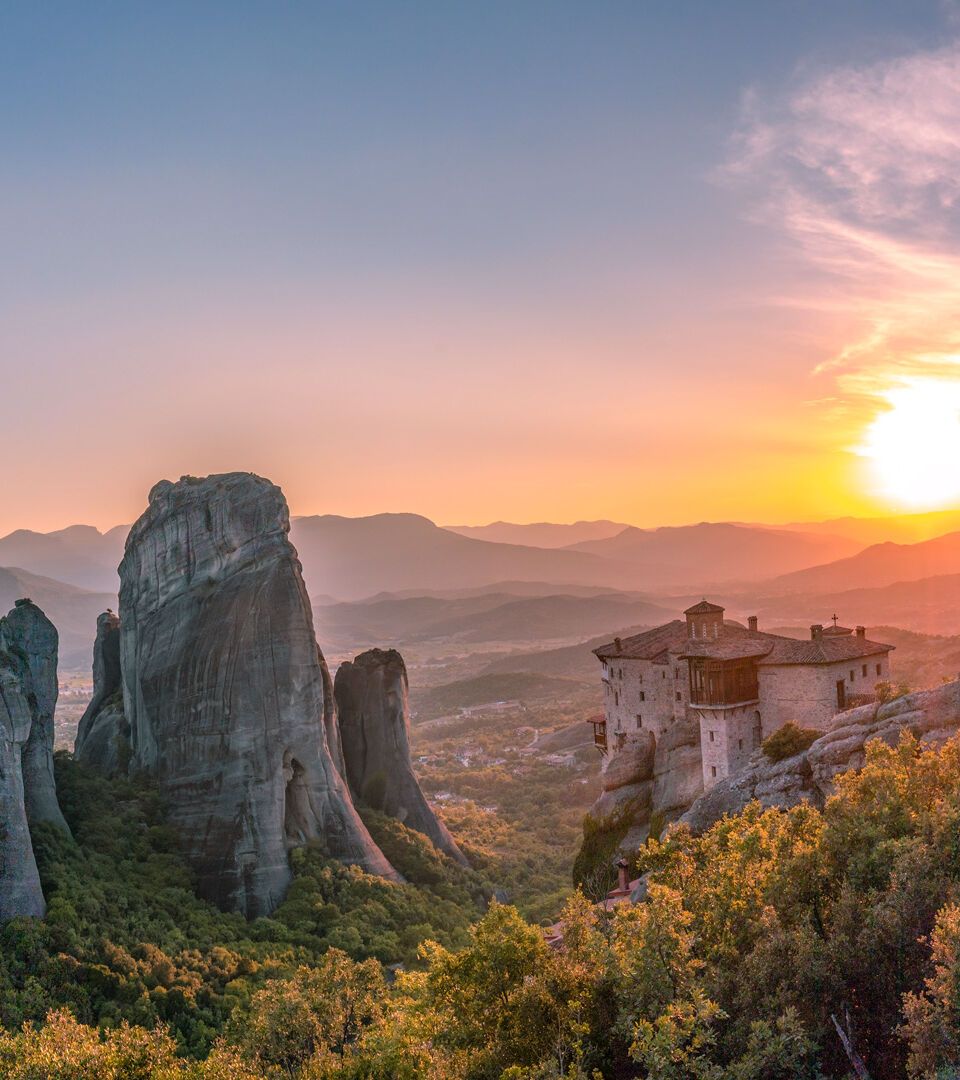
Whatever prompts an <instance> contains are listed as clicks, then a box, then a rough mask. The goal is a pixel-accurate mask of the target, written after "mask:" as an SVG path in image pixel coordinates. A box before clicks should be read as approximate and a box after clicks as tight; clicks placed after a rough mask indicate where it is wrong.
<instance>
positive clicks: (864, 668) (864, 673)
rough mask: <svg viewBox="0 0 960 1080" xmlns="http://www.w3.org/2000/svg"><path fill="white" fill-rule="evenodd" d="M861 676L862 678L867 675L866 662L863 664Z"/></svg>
mask: <svg viewBox="0 0 960 1080" xmlns="http://www.w3.org/2000/svg"><path fill="white" fill-rule="evenodd" d="M863 677H864V678H866V677H867V665H866V664H864V665H863Z"/></svg>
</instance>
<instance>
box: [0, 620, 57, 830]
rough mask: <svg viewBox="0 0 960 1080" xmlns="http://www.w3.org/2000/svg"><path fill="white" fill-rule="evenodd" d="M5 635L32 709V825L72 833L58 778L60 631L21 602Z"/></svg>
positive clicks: (26, 753) (27, 761)
mask: <svg viewBox="0 0 960 1080" xmlns="http://www.w3.org/2000/svg"><path fill="white" fill-rule="evenodd" d="M3 623H4V627H3V635H4V637H5V638H6V640H7V642H8V644H9V647H10V648H11V649H12V651H13V652H14V653H15V654H16V655H17V656H18V658H19V673H18V674H19V678H20V683H21V685H22V687H23V689H24V691H25V693H26V695H27V700H28V703H29V705H30V708H31V713H32V723H31V726H30V735H29V737H28V739H27V743H26V745H25V746H24V748H23V755H22V757H23V790H24V798H25V800H26V808H27V819H28V821H29V822H30V823H31V825H35V824H37V823H38V822H41V821H48V822H50V823H51V824H52V825H56V826H57V827H58V828H60V829H62V830H63V831H64V832H66V833H69V832H70V830H69V828H68V827H67V823H66V821H65V820H64V817H63V813H62V812H61V810H60V804H59V803H58V802H57V785H56V780H55V779H54V775H53V735H54V732H53V714H54V712H55V710H56V707H57V695H58V683H57V647H58V644H59V639H58V636H57V628H56V627H55V626H54V625H53V623H52V622H51V621H50V620H49V619H48V618H47V617H46V615H44V613H43V612H42V611H41V610H40V608H38V607H37V605H36V604H34V603H32V602H31V601H29V600H18V601H17V603H16V606H15V607H14V609H13V611H11V612H10V614H9V615H7V617H6V618H5V619H4V620H3Z"/></svg>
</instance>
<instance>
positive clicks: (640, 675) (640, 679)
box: [637, 671, 643, 683]
mask: <svg viewBox="0 0 960 1080" xmlns="http://www.w3.org/2000/svg"><path fill="white" fill-rule="evenodd" d="M637 682H641V683H642V682H643V672H642V671H641V672H640V674H639V675H638V676H637Z"/></svg>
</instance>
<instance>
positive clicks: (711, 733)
mask: <svg viewBox="0 0 960 1080" xmlns="http://www.w3.org/2000/svg"><path fill="white" fill-rule="evenodd" d="M710 741H711V742H713V732H712V731H711V732H710Z"/></svg>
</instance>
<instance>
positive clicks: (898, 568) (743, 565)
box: [0, 514, 960, 666]
mask: <svg viewBox="0 0 960 1080" xmlns="http://www.w3.org/2000/svg"><path fill="white" fill-rule="evenodd" d="M955 517H957V518H960V514H954V515H951V514H940V515H915V516H914V517H913V518H910V519H899V518H897V519H889V527H891V528H893V527H895V526H899V527H900V528H901V532H902V531H904V530H905V531H906V532H907V533H908V534H910V533H916V532H918V531H919V532H922V531H923V530H925V529H928V528H931V527H934V526H935V525H937V524H943V523H946V522H949V521H951V520H953V518H955ZM904 521H906V524H904ZM881 523H883V524H884V526H886V525H887V524H888V519H875V520H874V521H872V522H868V523H867V525H868V528H867V527H866V526H865V528H866V531H869V530H871V529H874V528H879V527H881ZM855 526H856V527H859V523H858V519H837V520H836V521H834V522H824V523H814V524H811V525H809V526H792V525H791V526H786V527H782V528H776V529H775V528H771V527H769V526H765V525H742V524H730V523H701V524H698V525H688V526H682V527H665V528H660V529H649V530H645V529H637V528H634V527H632V526H621V525H620V524H619V523H617V522H612V521H594V522H578V523H575V524H573V525H553V524H550V523H539V524H533V525H514V524H511V523H506V522H497V523H494V524H493V525H490V526H483V527H480V528H474V527H457V529H456V530H453V529H445V528H441V527H439V526H437V525H435V524H434V523H433V522H432V521H430V520H429V519H427V518H424V517H420V516H418V515H416V514H376V515H373V516H371V517H363V518H347V517H340V516H336V515H322V516H315V517H301V518H295V519H294V520H293V522H292V526H291V539H292V541H293V543H294V544H295V546H296V547H297V549H298V551H299V553H300V558H301V561H302V563H303V567H304V574H305V577H306V580H307V584H308V587H309V589H310V591H311V594H312V596H313V598H314V606H315V609H316V622H317V629H318V632H319V634H320V640H321V642H331V643H333V642H338V643H343V644H345V645H351V646H352V645H353V644H372V643H374V642H378V643H381V644H392V643H396V642H402V641H406V642H412V641H413V642H415V641H427V640H439V639H442V638H446V639H448V640H450V641H459V642H462V643H464V644H465V645H466V644H470V645H475V644H477V643H483V642H491V643H513V642H518V643H522V642H530V643H536V642H561V641H564V640H572V639H575V638H578V637H581V636H583V637H589V636H590V635H591V634H603V633H607V632H608V631H613V630H615V629H616V628H617V627H623V626H635V625H652V624H656V623H660V622H664V621H666V620H668V619H670V618H674V617H676V614H677V613H678V612H679V611H681V610H682V608H683V606H686V599H687V598H688V597H695V598H696V599H699V598H700V596H701V595H704V594H708V595H710V596H711V597H712V598H716V599H719V600H721V601H723V600H724V598H726V601H727V602H728V604H729V607H730V610H731V612H732V613H734V614H737V613H739V614H741V615H742V614H744V613H747V612H753V611H756V612H757V613H758V614H759V615H760V616H761V618H763V619H764V621H766V622H767V624H768V625H769V623H770V620H777V621H780V622H783V621H790V620H799V621H803V620H806V619H810V620H811V621H818V622H819V621H822V620H823V619H826V618H828V617H829V616H830V614H831V613H832V612H833V611H834V610H837V611H838V612H839V614H840V615H841V618H842V619H843V620H844V621H846V622H847V624H848V625H850V624H852V623H855V622H865V623H874V624H876V623H888V624H890V623H892V624H896V625H900V626H904V627H907V628H909V629H914V630H926V631H931V630H933V631H939V632H941V633H943V632H946V633H953V632H958V631H960V617H957V616H955V615H954V612H957V611H960V531H955V532H951V533H948V534H946V535H943V536H938V537H935V538H932V539H924V540H922V541H920V542H917V543H881V544H875V545H872V546H870V547H867V548H865V549H863V548H861V546H860V542H859V540H857V539H856V538H854V537H852V536H851V535H850V534H851V533H852V532H855V531H856V528H855ZM611 530H613V531H611ZM834 530H835V531H834ZM126 533H127V528H126V527H125V526H118V527H117V528H115V529H111V530H110V531H108V532H106V533H100V532H99V531H98V530H96V529H94V528H91V527H89V526H83V525H76V526H71V527H70V528H67V529H61V530H58V531H56V532H52V533H38V532H31V531H29V530H25V529H23V530H19V531H17V532H15V533H11V534H10V535H8V536H5V537H2V538H0V567H6V568H7V569H6V570H3V571H0V575H3V576H2V577H0V585H2V589H0V606H2V604H3V603H5V604H6V606H7V607H9V606H10V604H12V602H13V600H15V599H17V598H18V596H20V595H31V596H32V597H33V599H35V600H36V601H37V602H38V603H39V604H40V605H41V606H42V607H44V609H45V610H47V611H48V612H49V613H50V614H51V617H53V618H54V621H55V622H56V623H57V624H58V626H59V628H60V630H61V635H62V641H63V655H64V659H65V662H67V661H68V660H69V661H70V663H71V664H72V662H73V661H74V660H76V659H77V658H81V661H82V666H85V665H86V663H87V662H88V657H89V648H90V643H91V642H92V638H93V629H94V622H95V618H96V615H97V614H98V613H99V611H101V610H103V608H104V607H107V606H114V605H115V597H116V589H117V587H118V584H119V582H118V578H117V573H116V567H117V565H118V563H119V561H120V558H121V557H122V554H123V544H124V540H125V537H126ZM464 533H470V534H471V535H464ZM478 533H479V534H480V535H481V536H484V537H486V538H485V539H483V538H478V536H477V535H476V534H478ZM604 534H606V535H604ZM494 537H512V538H520V539H529V538H535V537H539V539H540V542H541V544H542V545H547V546H535V545H532V544H529V543H515V542H512V540H511V541H509V542H508V541H506V540H501V539H494ZM565 541H570V542H568V543H567V542H565ZM679 593H682V594H683V595H682V596H678V595H676V594H679ZM669 594H673V596H671V597H670V598H669V599H665V598H664V597H665V596H667V595H669ZM4 597H6V600H4V599H3V598H4ZM68 666H69V665H68Z"/></svg>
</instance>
